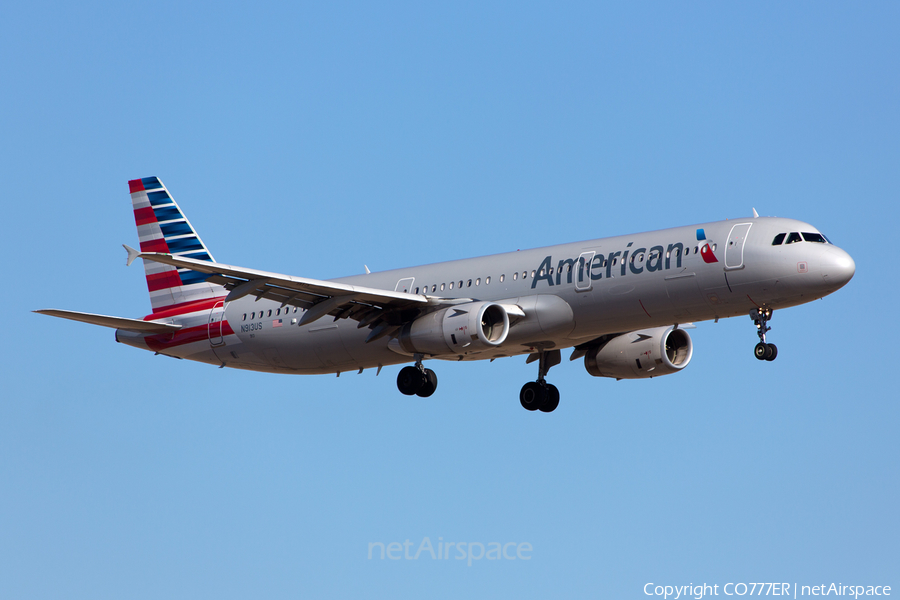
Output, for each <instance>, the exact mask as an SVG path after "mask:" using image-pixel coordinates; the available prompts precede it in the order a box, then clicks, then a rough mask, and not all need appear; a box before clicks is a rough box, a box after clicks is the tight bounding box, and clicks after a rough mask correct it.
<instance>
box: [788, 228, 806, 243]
mask: <svg viewBox="0 0 900 600" xmlns="http://www.w3.org/2000/svg"><path fill="white" fill-rule="evenodd" d="M802 241H803V238H801V237H800V234H799V233H797V232H796V231H792V232H791V233H790V234H789V235H788V239H787V243H788V244H793V243H795V242H802Z"/></svg>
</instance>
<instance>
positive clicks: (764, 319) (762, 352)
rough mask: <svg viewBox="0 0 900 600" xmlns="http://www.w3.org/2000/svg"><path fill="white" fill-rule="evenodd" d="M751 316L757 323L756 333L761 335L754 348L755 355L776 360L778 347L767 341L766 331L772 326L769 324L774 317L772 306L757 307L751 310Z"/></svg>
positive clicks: (763, 358) (762, 358)
mask: <svg viewBox="0 0 900 600" xmlns="http://www.w3.org/2000/svg"><path fill="white" fill-rule="evenodd" d="M750 318H751V319H753V322H754V323H755V324H756V335H758V336H759V343H758V344H757V345H756V347H755V348H753V355H754V356H755V357H756V358H758V359H759V360H769V361H772V360H775V357H776V356H778V348H777V347H776V346H775V344H767V343H766V332H767V331H770V330H771V329H772V328H771V327H769V326H768V322H769V319H771V318H772V309H771V308H757V309H756V310H751V311H750Z"/></svg>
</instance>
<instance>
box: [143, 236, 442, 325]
mask: <svg viewBox="0 0 900 600" xmlns="http://www.w3.org/2000/svg"><path fill="white" fill-rule="evenodd" d="M125 249H126V250H128V264H131V262H132V261H133V260H134V259H135V258H143V259H144V260H150V261H153V262H158V263H162V264H166V265H171V266H173V267H176V268H178V269H190V270H192V271H198V272H200V273H207V274H209V277H207V279H206V281H208V282H210V283H217V284H220V285H223V286H225V288H226V289H228V290H229V293H228V296H226V298H225V301H226V302H230V301H232V300H237V299H238V298H242V297H244V296H250V295H252V296H256V298H257V300H258V299H260V298H266V299H268V300H275V301H277V302H281V304H282V306H284V305H292V306H297V307H299V308H303V309H304V310H305V311H306V312H305V313H304V314H303V316H302V317H301V319H300V324H301V325H306V324H308V323H312V322H313V321H316V320H318V319H320V318H322V317H324V316H326V315H332V316H334V317H335V320H337V319H339V318H351V319H354V320H356V321H359V327H365V326H367V325H368V326H371V328H372V329H373V332H372V336H371V337H370V340H369V341H372V340H374V339H377V338H378V337H382V336H383V335H387V334H389V333H392V332H393V331H395V330H396V329H397V328H399V326H400V325H402V324H403V322H405V321H406V320H407V319H408V317H409V314H410V312H412V313H418V312H419V311H421V310H426V311H427V310H430V309H433V308H435V307H437V306H441V305H444V304H451V303H455V302H453V301H451V302H448V301H447V300H446V299H438V298H429V297H426V296H422V295H418V294H409V293H406V292H393V291H389V290H379V289H375V288H367V287H362V286H356V285H347V284H343V283H335V282H330V281H321V280H318V279H309V278H306V277H294V276H291V275H282V274H280V273H270V272H268V271H258V270H256V269H247V268H244V267H236V266H233V265H226V264H222V263H217V262H209V261H205V260H197V259H192V258H186V257H182V256H173V255H171V254H167V253H162V252H138V251H137V250H134V249H133V248H129V247H128V246H125ZM457 302H458V301H457Z"/></svg>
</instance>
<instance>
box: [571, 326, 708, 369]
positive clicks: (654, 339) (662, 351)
mask: <svg viewBox="0 0 900 600" xmlns="http://www.w3.org/2000/svg"><path fill="white" fill-rule="evenodd" d="M693 350H694V347H693V344H692V343H691V336H689V335H688V334H687V331H685V330H684V329H676V328H675V327H656V328H653V329H641V330H639V331H632V332H630V333H625V334H622V335H620V336H617V337H614V338H613V339H611V340H609V341H608V342H607V343H606V344H604V345H602V346H597V347H596V348H591V349H590V350H588V353H587V354H585V356H584V367H585V369H587V372H588V373H590V374H591V375H593V376H594V377H615V378H616V379H646V378H649V377H659V376H660V375H669V374H670V373H677V372H678V371H680V370H681V369H683V368H685V367H686V366H687V365H688V363H689V362H691V355H692V354H693Z"/></svg>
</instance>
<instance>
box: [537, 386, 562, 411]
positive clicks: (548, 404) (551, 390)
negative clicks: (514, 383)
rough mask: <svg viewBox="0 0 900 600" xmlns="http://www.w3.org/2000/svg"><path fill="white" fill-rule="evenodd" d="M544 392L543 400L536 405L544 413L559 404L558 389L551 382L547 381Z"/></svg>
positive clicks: (552, 409) (554, 408)
mask: <svg viewBox="0 0 900 600" xmlns="http://www.w3.org/2000/svg"><path fill="white" fill-rule="evenodd" d="M544 392H545V394H546V396H545V398H544V402H543V403H541V405H540V406H538V410H540V411H541V412H545V413H549V412H553V411H554V410H556V407H557V406H559V390H558V389H556V386H555V385H553V384H552V383H548V384H547V387H546V389H545V390H544Z"/></svg>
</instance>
